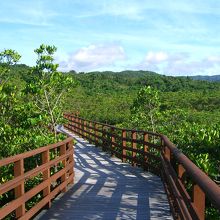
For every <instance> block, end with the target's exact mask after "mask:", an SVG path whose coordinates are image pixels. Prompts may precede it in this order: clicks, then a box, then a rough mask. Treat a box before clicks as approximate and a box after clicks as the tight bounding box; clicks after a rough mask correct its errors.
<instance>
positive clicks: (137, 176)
mask: <svg viewBox="0 0 220 220" xmlns="http://www.w3.org/2000/svg"><path fill="white" fill-rule="evenodd" d="M74 137H75V138H76V140H77V141H78V143H77V144H76V146H75V183H74V186H73V187H72V188H71V189H70V190H69V191H67V193H65V194H64V195H63V196H62V197H59V198H57V199H56V200H55V201H54V202H53V204H52V207H51V208H50V209H49V210H48V211H46V212H45V213H43V214H41V215H39V216H38V217H36V219H41V220H43V219H51V220H52V219H80V220H81V219H90V220H91V219H172V217H171V214H170V211H169V204H168V201H167V197H166V194H165V191H164V188H163V184H162V182H161V180H160V178H159V177H157V176H155V175H153V174H151V173H148V172H144V171H142V170H141V169H140V168H137V167H132V166H130V165H129V164H126V163H122V162H121V161H120V160H119V159H117V158H110V157H109V155H107V154H106V153H104V152H102V151H101V150H100V149H99V148H97V147H94V146H93V145H90V144H88V143H87V142H86V141H84V140H83V139H81V138H78V137H76V136H74Z"/></svg>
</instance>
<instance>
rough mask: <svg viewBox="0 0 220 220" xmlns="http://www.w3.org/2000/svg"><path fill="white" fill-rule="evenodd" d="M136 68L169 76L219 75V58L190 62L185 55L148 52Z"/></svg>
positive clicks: (206, 58)
mask: <svg viewBox="0 0 220 220" xmlns="http://www.w3.org/2000/svg"><path fill="white" fill-rule="evenodd" d="M137 68H138V69H145V70H151V71H157V72H159V73H162V74H169V75H197V74H213V73H214V74H219V72H218V71H220V56H213V55H212V56H208V57H205V58H201V59H197V60H192V59H191V57H190V56H189V54H187V53H172V54H171V53H167V52H164V51H160V52H148V53H147V55H146V57H145V58H144V60H143V61H142V62H141V63H140V64H139V65H137V66H136V69H137Z"/></svg>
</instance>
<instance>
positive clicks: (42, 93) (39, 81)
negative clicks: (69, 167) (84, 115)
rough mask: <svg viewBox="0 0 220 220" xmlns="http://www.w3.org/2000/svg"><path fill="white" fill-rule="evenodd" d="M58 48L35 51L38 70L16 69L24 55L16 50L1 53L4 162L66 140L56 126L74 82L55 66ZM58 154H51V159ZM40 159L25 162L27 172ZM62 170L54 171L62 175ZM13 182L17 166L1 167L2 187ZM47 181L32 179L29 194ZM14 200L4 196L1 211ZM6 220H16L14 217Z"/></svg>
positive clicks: (28, 205)
mask: <svg viewBox="0 0 220 220" xmlns="http://www.w3.org/2000/svg"><path fill="white" fill-rule="evenodd" d="M55 51H56V48H55V47H54V46H45V45H41V46H40V47H39V48H38V49H36V50H35V53H36V54H37V56H38V57H37V61H36V66H35V67H33V68H28V67H26V66H25V65H21V66H16V65H15V63H16V62H18V60H19V59H20V55H19V54H18V53H17V52H16V51H13V50H4V51H3V52H1V53H0V113H1V114H0V159H2V158H4V157H9V156H12V155H15V154H19V153H22V152H25V151H29V150H32V149H35V148H38V147H41V146H44V145H48V144H49V143H54V142H57V141H59V140H62V139H63V138H64V137H65V136H64V135H61V134H59V135H58V134H57V132H56V129H55V127H56V125H57V124H59V123H62V122H63V118H62V112H63V108H62V106H63V101H64V96H65V93H66V92H67V91H68V88H69V86H70V85H72V84H73V78H72V77H68V76H67V75H64V74H62V73H60V72H58V71H57V67H58V65H57V64H54V63H53V54H54V52H55ZM57 153H58V152H54V153H51V154H50V156H51V158H53V157H55V156H56V154H57ZM39 156H40V155H36V156H33V157H31V158H29V159H28V161H27V160H26V161H24V162H25V165H24V168H25V170H26V171H28V170H31V169H34V168H36V167H37V166H38V164H39V163H40V161H41V158H40V157H39ZM58 170H59V166H57V167H56V169H54V170H53V169H52V170H51V172H52V174H53V173H55V172H58ZM12 178H13V164H9V165H7V166H2V167H0V184H2V183H5V182H7V181H9V180H10V179H12ZM42 181H43V176H42V175H40V174H39V175H38V176H36V177H33V178H31V179H28V180H27V181H26V183H25V191H28V190H30V189H31V188H33V187H34V186H35V185H37V184H39V183H41V182H42ZM13 198H14V190H11V191H9V192H7V193H5V194H3V195H0V207H2V206H4V205H6V204H7V203H8V202H9V201H11V200H13ZM41 199H42V195H41V194H37V195H36V196H34V197H33V198H32V199H30V200H29V201H28V202H27V203H26V204H25V205H26V209H27V210H29V209H30V208H31V207H32V206H33V205H34V204H36V202H38V201H39V200H41ZM6 219H15V213H14V212H13V213H11V214H10V215H9V216H7V217H6Z"/></svg>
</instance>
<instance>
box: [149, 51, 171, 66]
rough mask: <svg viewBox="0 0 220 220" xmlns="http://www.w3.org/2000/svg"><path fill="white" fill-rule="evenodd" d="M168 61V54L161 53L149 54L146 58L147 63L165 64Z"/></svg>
mask: <svg viewBox="0 0 220 220" xmlns="http://www.w3.org/2000/svg"><path fill="white" fill-rule="evenodd" d="M167 59H168V54H167V53H165V52H163V51H160V52H156V53H155V52H149V53H148V54H147V56H146V59H145V60H146V62H147V63H160V62H164V61H166V60H167Z"/></svg>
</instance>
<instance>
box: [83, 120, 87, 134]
mask: <svg viewBox="0 0 220 220" xmlns="http://www.w3.org/2000/svg"><path fill="white" fill-rule="evenodd" d="M83 133H84V137H85V138H86V137H87V136H88V135H87V122H86V120H85V121H84V126H83Z"/></svg>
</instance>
